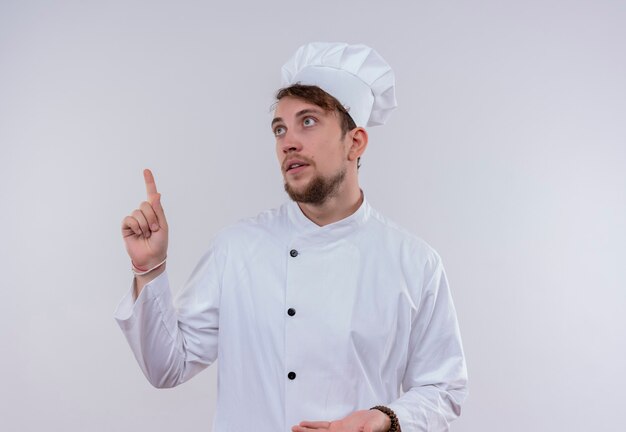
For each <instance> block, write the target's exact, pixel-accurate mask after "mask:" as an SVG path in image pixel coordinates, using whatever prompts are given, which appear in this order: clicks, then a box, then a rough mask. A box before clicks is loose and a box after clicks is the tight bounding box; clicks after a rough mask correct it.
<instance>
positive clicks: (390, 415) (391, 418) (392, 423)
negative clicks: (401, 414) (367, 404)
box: [370, 405, 401, 432]
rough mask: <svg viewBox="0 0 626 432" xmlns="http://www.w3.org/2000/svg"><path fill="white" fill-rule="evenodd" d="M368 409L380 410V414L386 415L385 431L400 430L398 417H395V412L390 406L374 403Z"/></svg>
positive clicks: (396, 431)
mask: <svg viewBox="0 0 626 432" xmlns="http://www.w3.org/2000/svg"><path fill="white" fill-rule="evenodd" d="M370 409H371V410H377V411H380V413H381V414H384V415H385V417H387V420H388V422H387V423H386V425H387V429H386V431H387V432H401V430H400V422H399V421H398V417H396V413H394V412H393V410H392V409H391V408H388V407H386V406H382V405H376V406H375V407H372V408H370Z"/></svg>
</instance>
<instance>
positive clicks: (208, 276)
mask: <svg viewBox="0 0 626 432" xmlns="http://www.w3.org/2000/svg"><path fill="white" fill-rule="evenodd" d="M221 269H222V267H221V265H220V259H219V254H218V253H217V252H215V251H214V250H213V249H211V250H209V251H208V252H207V253H206V254H205V255H204V256H203V257H202V258H201V259H200V262H199V263H198V264H197V265H196V267H195V269H194V271H193V273H192V274H191V276H190V278H189V280H188V281H187V283H186V284H185V286H184V288H183V289H182V291H181V292H180V294H179V296H178V297H177V299H176V301H173V299H172V294H171V292H170V286H169V281H168V275H167V271H165V272H163V273H162V274H160V275H159V276H157V277H156V278H155V279H153V280H152V281H151V282H149V283H148V284H146V286H144V288H143V289H142V290H141V293H140V294H139V296H138V298H137V299H136V300H134V299H133V288H134V283H133V287H131V290H130V291H129V292H128V293H127V294H126V295H125V296H124V298H123V299H122V301H121V302H120V304H119V305H118V307H117V309H116V311H115V314H114V317H115V320H116V321H117V323H118V324H119V326H120V328H121V329H122V332H123V333H124V336H126V339H127V340H128V344H129V345H130V348H131V350H132V351H133V354H134V355H135V358H136V359H137V362H138V363H139V367H140V368H141V370H142V371H143V373H144V375H145V376H146V378H147V379H148V381H149V382H150V383H151V384H152V385H153V386H155V387H158V388H167V387H174V386H177V385H179V384H182V383H184V382H185V381H187V380H189V379H190V378H191V377H193V376H194V375H196V374H197V373H198V372H200V371H201V370H203V369H205V368H206V367H207V366H209V365H210V364H211V363H213V362H214V361H215V359H216V358H217V335H218V329H219V301H220V287H221Z"/></svg>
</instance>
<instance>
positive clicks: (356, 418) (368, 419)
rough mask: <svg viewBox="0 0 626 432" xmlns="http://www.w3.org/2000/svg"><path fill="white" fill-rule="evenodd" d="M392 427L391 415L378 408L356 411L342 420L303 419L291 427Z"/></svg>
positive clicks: (360, 430)
mask: <svg viewBox="0 0 626 432" xmlns="http://www.w3.org/2000/svg"><path fill="white" fill-rule="evenodd" d="M390 427H391V420H390V419H389V417H388V416H387V415H386V414H385V413H383V412H380V411H378V410H362V411H355V412H353V413H352V414H350V415H349V416H347V417H344V418H342V419H341V420H335V421H332V422H329V421H303V422H300V424H299V425H296V426H293V427H292V428H291V430H292V432H313V431H316V432H323V431H329V432H387V431H388V430H389V428H390Z"/></svg>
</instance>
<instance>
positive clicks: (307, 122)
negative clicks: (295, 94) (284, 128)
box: [302, 117, 317, 126]
mask: <svg viewBox="0 0 626 432" xmlns="http://www.w3.org/2000/svg"><path fill="white" fill-rule="evenodd" d="M316 123H317V120H315V119H314V118H313V117H305V118H304V120H302V124H303V125H305V126H313V125H314V124H316Z"/></svg>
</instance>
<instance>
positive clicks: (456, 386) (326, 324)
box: [115, 200, 467, 432]
mask: <svg viewBox="0 0 626 432" xmlns="http://www.w3.org/2000/svg"><path fill="white" fill-rule="evenodd" d="M115 318H116V320H117V321H118V323H119V325H120V327H121V329H122V331H123V332H124V334H125V336H126V338H127V339H128V342H129V344H130V347H131V349H132V350H133V353H134V354H135V357H136V359H137V361H138V363H139V365H140V367H141V369H142V370H143V372H144V374H145V376H146V377H147V378H148V380H149V381H150V383H152V385H154V386H156V387H173V386H176V385H178V384H181V383H183V382H185V381H187V380H188V379H190V378H191V377H193V376H194V375H196V374H197V373H198V372H200V371H201V370H203V369H204V368H206V367H207V366H209V365H210V364H211V363H212V362H214V361H215V360H216V359H219V363H218V392H217V409H216V415H215V419H214V424H213V430H214V432H243V431H246V430H249V429H250V425H251V424H254V425H255V427H254V430H255V431H260V432H277V431H284V432H287V431H290V430H291V426H293V425H295V424H298V423H299V422H301V421H302V420H329V421H331V420H336V419H340V418H343V417H345V416H346V415H348V414H350V413H351V412H353V411H356V410H360V409H369V408H371V407H372V406H374V405H386V406H388V407H390V408H391V409H392V410H394V411H395V413H396V415H397V417H398V419H399V422H400V425H401V428H402V431H403V432H418V431H420V432H425V431H429V432H435V431H447V430H448V425H449V422H450V421H451V420H453V419H455V418H456V417H457V416H458V415H459V414H460V406H461V403H462V402H463V400H464V398H465V395H466V381H467V372H466V366H465V359H464V355H463V349H462V346H461V338H460V333H459V328H458V324H457V319H456V313H455V309H454V306H453V303H452V298H451V296H450V290H449V288H448V283H447V280H446V276H445V273H444V269H443V266H442V263H441V259H440V257H439V255H438V254H437V253H436V252H435V251H434V250H433V249H432V248H431V247H430V246H429V245H427V244H426V243H425V242H424V241H423V240H421V239H419V238H417V237H415V236H413V235H411V234H409V233H407V232H406V231H404V230H403V229H402V228H400V227H398V226H397V225H395V224H393V223H391V222H389V221H388V220H386V219H385V218H384V217H383V216H381V215H380V214H379V213H378V212H377V211H376V210H374V209H373V208H372V207H371V206H370V205H369V204H368V203H367V201H366V200H364V201H363V203H362V205H361V206H360V207H359V209H358V210H357V211H356V212H355V213H354V214H352V215H351V216H349V217H347V218H345V219H343V220H340V221H338V222H335V223H332V224H329V225H326V226H321V227H320V226H318V225H316V224H315V223H313V222H312V221H311V220H309V219H308V218H307V217H306V216H305V215H304V214H303V213H302V211H301V210H300V208H299V207H298V205H297V204H296V203H294V202H288V203H286V204H284V205H283V206H281V207H280V208H278V209H274V210H269V211H266V212H263V213H261V214H259V215H258V216H257V217H255V218H250V219H247V220H244V221H241V222H239V223H237V224H235V225H234V226H231V227H229V228H226V229H224V230H222V231H221V232H220V233H219V234H218V235H217V236H216V237H215V238H214V240H213V242H212V244H211V246H210V248H209V249H208V251H207V252H206V253H205V254H204V255H203V256H202V258H201V259H200V262H199V263H198V265H197V266H196V268H195V269H194V271H193V273H192V275H191V277H190V278H189V280H188V281H187V283H186V284H185V286H184V288H183V289H182V290H181V291H180V293H179V294H178V296H177V298H176V301H175V302H173V301H172V296H171V293H170V288H169V283H168V276H167V272H164V273H162V274H161V275H159V276H158V277H156V278H155V279H154V280H153V281H151V282H150V283H149V284H147V285H146V286H145V287H144V289H143V290H142V291H141V293H140V295H139V297H138V298H137V300H136V301H134V299H133V294H132V289H131V291H129V292H128V293H127V295H126V296H125V297H124V298H123V299H122V301H121V303H120V305H119V306H118V308H117V310H116V312H115Z"/></svg>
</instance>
